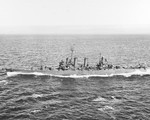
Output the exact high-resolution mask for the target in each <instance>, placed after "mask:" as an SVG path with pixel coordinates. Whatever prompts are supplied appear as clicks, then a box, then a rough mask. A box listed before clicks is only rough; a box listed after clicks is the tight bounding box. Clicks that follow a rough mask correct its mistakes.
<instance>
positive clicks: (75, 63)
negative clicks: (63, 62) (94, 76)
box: [73, 57, 77, 67]
mask: <svg viewBox="0 0 150 120" xmlns="http://www.w3.org/2000/svg"><path fill="white" fill-rule="evenodd" d="M73 65H74V67H76V66H77V58H76V57H75V58H74V63H73Z"/></svg>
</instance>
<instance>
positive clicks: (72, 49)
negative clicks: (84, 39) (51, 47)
mask: <svg viewBox="0 0 150 120" xmlns="http://www.w3.org/2000/svg"><path fill="white" fill-rule="evenodd" d="M70 50H71V60H72V59H73V53H74V47H73V46H72V47H71V48H70Z"/></svg>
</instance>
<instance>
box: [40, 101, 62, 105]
mask: <svg viewBox="0 0 150 120" xmlns="http://www.w3.org/2000/svg"><path fill="white" fill-rule="evenodd" d="M41 103H42V104H50V105H51V104H59V103H62V101H60V100H47V101H42V102H41Z"/></svg>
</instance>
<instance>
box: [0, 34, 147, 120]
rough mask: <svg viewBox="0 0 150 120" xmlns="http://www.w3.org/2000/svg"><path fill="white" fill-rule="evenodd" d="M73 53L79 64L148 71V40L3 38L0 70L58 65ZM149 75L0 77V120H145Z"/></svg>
mask: <svg viewBox="0 0 150 120" xmlns="http://www.w3.org/2000/svg"><path fill="white" fill-rule="evenodd" d="M71 46H73V47H74V49H75V53H74V56H76V57H78V62H79V63H83V58H84V57H88V58H89V59H88V60H89V64H90V65H95V64H96V62H98V58H99V54H100V53H101V54H102V55H103V56H104V57H105V58H107V59H108V61H110V63H112V64H115V65H122V66H131V65H137V64H139V63H140V64H144V65H145V66H147V67H150V36H149V35H1V36H0V68H6V67H7V68H20V69H30V68H31V66H33V67H39V66H40V65H47V66H52V67H55V66H58V62H59V61H60V60H61V59H65V58H66V57H67V56H69V55H70V47H71ZM149 119H150V75H143V76H140V75H133V76H128V77H125V76H110V77H100V76H95V77H94V76H93V77H78V76H75V75H72V77H57V76H46V75H44V76H42V75H40V74H35V75H17V76H7V75H1V76H0V120H149Z"/></svg>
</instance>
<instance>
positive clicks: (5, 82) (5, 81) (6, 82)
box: [0, 80, 8, 85]
mask: <svg viewBox="0 0 150 120" xmlns="http://www.w3.org/2000/svg"><path fill="white" fill-rule="evenodd" d="M7 84H8V81H7V80H1V81H0V85H7Z"/></svg>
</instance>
